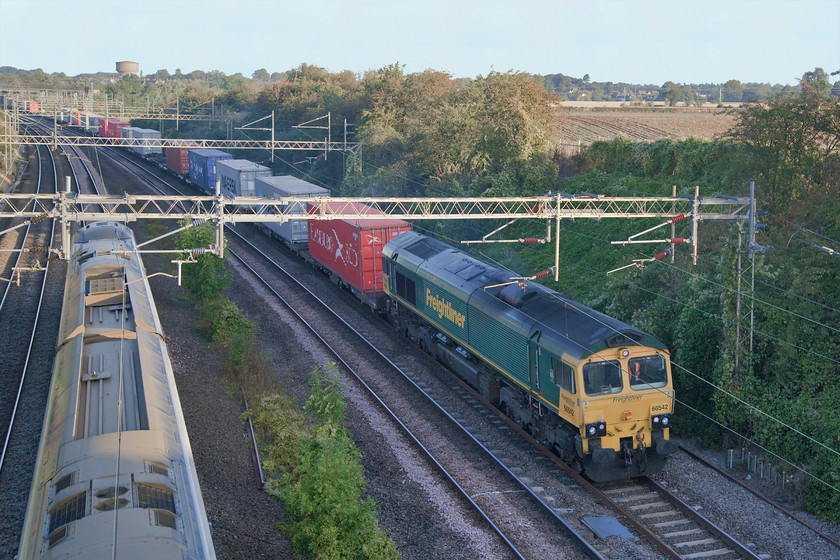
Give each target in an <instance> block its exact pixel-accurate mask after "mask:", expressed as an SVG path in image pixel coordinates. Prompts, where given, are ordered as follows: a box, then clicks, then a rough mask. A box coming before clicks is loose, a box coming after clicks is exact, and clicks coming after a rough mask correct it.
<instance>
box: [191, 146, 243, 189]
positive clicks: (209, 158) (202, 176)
mask: <svg viewBox="0 0 840 560" xmlns="http://www.w3.org/2000/svg"><path fill="white" fill-rule="evenodd" d="M227 159H233V156H232V155H230V154H229V153H227V152H223V151H221V150H216V149H213V148H201V149H198V150H190V151H189V160H190V182H191V183H193V184H195V185H198V186H199V187H201V188H202V189H204V190H205V191H208V192H210V193H214V192H216V162H217V161H220V160H227Z"/></svg>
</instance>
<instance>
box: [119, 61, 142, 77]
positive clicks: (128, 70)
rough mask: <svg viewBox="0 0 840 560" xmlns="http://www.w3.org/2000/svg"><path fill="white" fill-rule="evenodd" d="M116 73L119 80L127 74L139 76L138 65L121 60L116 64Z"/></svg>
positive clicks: (137, 63)
mask: <svg viewBox="0 0 840 560" xmlns="http://www.w3.org/2000/svg"><path fill="white" fill-rule="evenodd" d="M117 72H119V73H120V78H122V77H124V76H128V75H129V74H139V73H140V63H139V62H131V61H130V60H123V61H122V62H117Z"/></svg>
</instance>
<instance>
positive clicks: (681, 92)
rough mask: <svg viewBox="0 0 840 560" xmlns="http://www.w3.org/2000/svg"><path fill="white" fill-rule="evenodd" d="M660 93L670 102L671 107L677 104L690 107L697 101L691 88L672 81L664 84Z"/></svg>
mask: <svg viewBox="0 0 840 560" xmlns="http://www.w3.org/2000/svg"><path fill="white" fill-rule="evenodd" d="M659 93H660V95H662V97H664V98H665V99H666V100H667V101H668V104H669V105H676V104H677V103H685V104H686V105H689V104H691V103H692V102H694V100H695V96H694V92H692V91H691V88H690V87H689V86H687V85H685V84H676V83H674V82H670V81H669V82H665V83H664V84H662V88H661V89H660V92H659Z"/></svg>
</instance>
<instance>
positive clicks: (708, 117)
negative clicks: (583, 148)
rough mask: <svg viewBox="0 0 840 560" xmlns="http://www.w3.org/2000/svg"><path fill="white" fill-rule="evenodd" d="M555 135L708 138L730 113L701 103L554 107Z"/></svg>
mask: <svg viewBox="0 0 840 560" xmlns="http://www.w3.org/2000/svg"><path fill="white" fill-rule="evenodd" d="M554 114H555V115H556V117H557V118H556V131H557V137H558V138H560V139H561V141H562V144H564V145H565V144H577V143H578V141H580V143H581V144H584V145H586V144H590V143H592V142H595V141H597V140H609V139H611V138H615V137H618V136H623V137H625V138H628V139H629V140H632V141H639V142H653V141H656V140H661V139H663V138H673V139H675V140H685V139H687V138H698V139H701V140H712V139H713V138H715V137H717V136H721V135H723V134H725V133H726V131H727V130H729V128H731V126H732V125H733V123H734V115H732V114H731V113H727V112H725V111H724V110H723V109H717V108H703V107H696V108H695V107H690V108H686V107H676V108H670V107H650V108H647V107H632V108H631V107H626V108H624V107H622V108H586V109H584V108H580V107H564V106H563V105H561V106H560V107H558V108H557V109H556V110H555V113H554Z"/></svg>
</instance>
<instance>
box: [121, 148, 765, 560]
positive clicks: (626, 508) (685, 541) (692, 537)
mask: <svg viewBox="0 0 840 560" xmlns="http://www.w3.org/2000/svg"><path fill="white" fill-rule="evenodd" d="M125 159H127V160H128V161H131V158H125ZM131 166H133V167H140V164H137V163H136V162H133V161H132V165H131ZM146 173H150V172H148V171H146ZM150 174H151V175H154V173H153V172H152V173H150ZM154 180H158V181H159V180H162V179H161V177H159V176H156V179H153V180H151V181H150V180H148V179H147V180H145V182H147V183H149V182H153V181H154ZM169 186H170V188H171V185H169ZM309 272H310V273H312V271H311V270H310V271H309ZM304 274H306V273H304ZM295 275H296V276H297V275H299V272H298V273H295ZM331 303H332V301H331ZM322 323H323V320H321V321H320V322H319V323H318V324H319V325H320V324H322ZM319 330H321V329H319ZM391 336H393V334H391ZM379 342H381V341H376V342H375V344H379ZM392 361H393V362H394V364H396V365H397V366H402V367H401V369H403V370H404V371H406V372H407V373H413V372H412V371H411V370H412V369H413V368H414V367H415V366H416V365H417V360H416V358H415V357H413V356H412V355H410V354H403V355H400V356H398V357H397V358H396V359H393V360H392ZM409 377H411V376H409ZM414 383H415V384H416V385H417V386H419V387H423V386H424V385H427V384H428V381H424V380H421V378H418V380H417V381H415V382H414ZM430 389H431V390H430V392H431V393H433V394H434V393H435V392H436V390H435V389H434V388H430ZM453 391H458V390H457V389H453ZM459 394H460V393H459ZM461 395H462V397H463V398H464V399H472V401H467V402H469V403H470V404H468V406H473V404H475V405H476V407H479V408H480V407H481V405H480V403H479V402H478V400H477V399H475V398H474V397H473V396H470V395H469V394H468V393H463V394H461ZM448 398H450V397H444V400H446V399H448ZM453 416H455V418H456V419H459V420H465V424H467V425H469V424H471V423H475V422H477V423H484V424H489V425H494V423H498V422H501V420H500V419H498V418H493V417H491V416H486V415H484V414H481V416H479V417H477V420H476V419H473V420H466V419H463V418H461V416H463V413H460V412H455V413H454V415H453ZM493 447H494V445H492V444H491V445H490V446H489V448H491V449H492V448H493ZM501 462H502V463H503V464H505V467H506V468H508V469H509V470H511V472H512V473H513V474H514V475H517V474H518V473H521V472H528V469H522V468H521V467H518V466H516V465H515V464H513V465H511V464H510V463H511V461H510V460H509V459H508V458H504V457H503V458H502V461H501ZM515 462H516V461H513V463H515ZM517 471H518V472H517ZM523 478H527V477H523ZM525 482H526V485H528V487H529V488H531V489H532V490H533V491H534V493H535V494H537V495H538V496H540V498H541V499H543V501H546V502H549V503H553V506H552V507H553V509H554V510H555V513H557V512H559V515H561V516H562V515H563V513H571V515H568V517H574V518H575V519H573V520H572V521H571V522H570V525H572V526H575V525H576V527H574V528H575V529H576V530H577V531H578V532H585V531H586V529H585V528H583V527H581V526H580V523H577V522H576V521H577V518H579V517H580V515H579V513H580V508H577V509H578V511H575V512H573V513H572V512H569V511H567V510H570V509H571V508H564V507H562V505H561V507H557V504H558V502H560V501H562V499H563V498H562V496H561V495H560V494H559V493H557V492H555V491H553V490H549V491H548V492H546V491H545V489H544V486H547V484H545V482H544V481H539V480H538V481H536V482H532V481H531V482H530V483H529V481H527V480H526V481H525ZM584 482H585V481H584ZM578 484H580V485H581V486H583V484H582V483H581V482H574V483H565V485H566V486H567V487H568V488H574V487H575V486H576V485H578ZM646 484H647V483H646V482H645V483H644V485H642V486H641V488H642V490H641V491H640V490H638V489H636V490H631V489H632V488H634V487H637V486H639V484H636V483H633V484H630V485H628V488H627V490H626V491H627V494H625V493H624V491H625V490H623V489H619V487H615V488H607V490H610V491H611V492H610V493H606V494H605V496H610V495H612V496H613V497H615V498H618V500H612V501H614V502H615V505H614V506H613V507H614V508H616V509H614V510H613V511H614V512H619V515H626V516H627V518H628V519H630V518H635V517H641V516H642V515H647V514H648V513H656V514H659V513H666V512H669V511H670V509H673V510H674V511H677V509H676V506H675V505H673V504H674V502H673V501H672V499H671V498H670V497H668V493H667V491H666V490H665V489H664V488H651V487H649V486H646ZM495 492H496V491H494V492H491V493H481V492H480V493H478V494H476V495H478V496H479V498H480V499H484V498H485V497H486V496H492V495H497V494H495ZM514 492H517V493H519V492H522V493H527V492H526V491H525V490H514ZM634 492H636V493H635V494H634ZM468 493H469V492H468ZM546 496H547V497H549V498H552V499H550V500H545V499H544V497H546ZM650 497H653V498H655V499H654V500H653V502H652V503H653V504H657V503H658V502H660V501H661V502H663V503H665V504H666V505H665V506H661V505H651V504H650V503H649V502H648V499H649V498H650ZM603 499H604V500H605V501H609V500H610V498H603ZM668 504H672V505H671V506H669V505H668ZM631 506H632V507H636V506H640V507H636V509H631ZM657 508H663V509H660V510H658V509H657ZM689 510H691V508H689ZM637 511H638V512H641V513H639V514H638V515H636V514H635V513H634V512H637ZM622 512H623V513H622ZM646 512H647V513H646ZM669 515H684V516H685V517H686V519H687V518H689V517H693V516H692V514H691V513H690V512H685V513H678V514H671V513H668V514H667V515H663V516H661V518H659V520H658V521H656V519H658V518H657V517H653V518H651V519H653V520H654V522H652V523H650V524H647V523H645V522H641V521H640V522H639V525H640V526H641V527H644V526H645V525H649V526H648V528H647V529H641V528H638V527H636V526H635V523H633V525H634V530H636V531H637V532H638V533H639V534H644V533H645V531H647V532H650V533H652V534H654V535H658V536H656V537H655V539H659V540H660V541H661V542H662V543H663V544H662V545H657V546H660V547H664V548H660V551H662V553H663V554H665V555H667V556H669V557H673V558H706V557H712V558H716V557H719V558H724V559H726V558H737V557H743V558H756V557H757V556H756V555H755V554H754V553H753V552H751V551H749V550H748V549H745V552H739V551H738V550H737V549H738V547H739V546H740V545H737V543H736V545H735V546H734V547H732V548H730V547H729V545H726V548H724V547H723V545H719V544H718V542H724V541H725V539H723V538H721V537H720V536H719V535H718V533H717V532H716V531H715V529H714V528H711V529H710V528H707V527H705V526H704V525H703V522H702V521H692V520H688V521H685V522H684V521H683V520H682V519H681V518H679V517H675V518H669V517H668V516H669ZM662 518H666V519H662ZM628 523H629V521H628ZM660 523H669V524H672V525H657V524H660ZM646 538H650V537H647V536H646ZM591 542H594V543H596V544H595V545H592V548H593V549H594V550H595V552H596V553H598V554H602V557H621V556H617V555H614V554H615V553H614V552H612V553H611V552H610V550H609V549H607V548H605V547H604V546H603V543H601V542H599V541H597V540H595V541H591ZM652 542H653V541H652ZM666 549H667V550H668V551H670V552H667V551H666ZM511 554H514V556H515V554H516V553H511ZM596 557H597V556H596Z"/></svg>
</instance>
